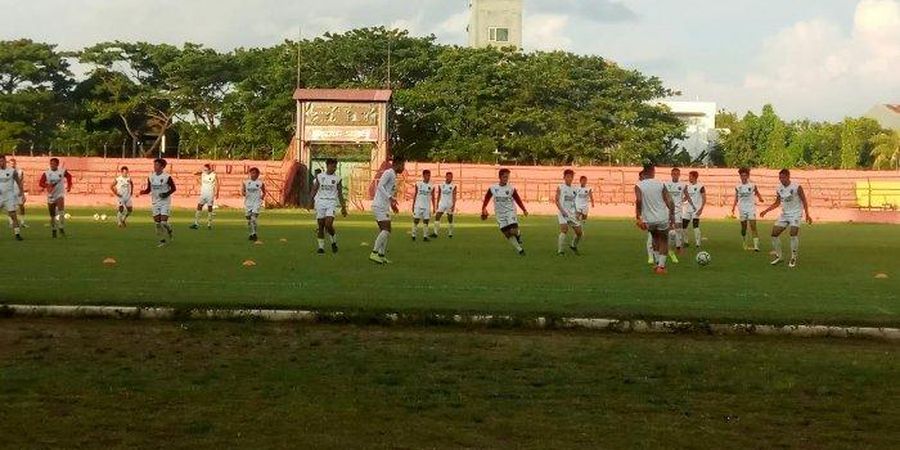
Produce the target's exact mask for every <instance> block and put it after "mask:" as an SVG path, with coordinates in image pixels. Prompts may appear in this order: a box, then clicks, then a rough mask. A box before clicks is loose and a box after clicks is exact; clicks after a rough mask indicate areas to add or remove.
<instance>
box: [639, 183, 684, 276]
mask: <svg viewBox="0 0 900 450" xmlns="http://www.w3.org/2000/svg"><path fill="white" fill-rule="evenodd" d="M643 174H644V179H642V180H641V181H639V182H638V183H637V185H635V187H634V197H635V202H634V209H635V218H636V219H637V222H638V226H639V227H640V228H641V229H644V230H647V231H649V232H650V233H651V234H652V235H653V256H654V258H655V260H656V269H655V271H656V273H657V274H659V275H663V274H665V273H666V256H667V254H668V252H669V228H670V227H672V226H674V225H675V204H674V203H672V197H670V196H669V191H667V190H666V187H665V185H663V183H661V182H660V181H659V180H656V179H655V178H654V177H655V176H656V168H655V167H653V166H645V167H644V171H643Z"/></svg>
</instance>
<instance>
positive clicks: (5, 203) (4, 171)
mask: <svg viewBox="0 0 900 450" xmlns="http://www.w3.org/2000/svg"><path fill="white" fill-rule="evenodd" d="M15 185H18V186H19V192H21V191H22V187H23V186H22V179H21V178H19V174H18V172H16V169H13V168H12V167H7V166H6V155H0V209H2V210H3V211H6V214H7V215H8V216H9V220H10V221H12V225H13V234H14V235H15V237H16V240H17V241H21V240H22V230H21V229H20V227H19V216H18V215H17V214H16V210H17V209H18V208H19V201H18V198H17V197H16V188H15V187H14V186H15Z"/></svg>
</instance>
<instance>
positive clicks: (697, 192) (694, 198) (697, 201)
mask: <svg viewBox="0 0 900 450" xmlns="http://www.w3.org/2000/svg"><path fill="white" fill-rule="evenodd" d="M703 190H704V188H703V185H702V184H700V183H697V184H691V183H688V185H687V189H686V190H685V193H687V195H688V197H689V198H690V199H691V203H693V204H694V207H693V208H691V205H690V204H688V205H687V208H688V210H689V211H692V212H697V211H699V210H700V208H702V207H703V192H702V191H703ZM677 204H678V203H676V205H677Z"/></svg>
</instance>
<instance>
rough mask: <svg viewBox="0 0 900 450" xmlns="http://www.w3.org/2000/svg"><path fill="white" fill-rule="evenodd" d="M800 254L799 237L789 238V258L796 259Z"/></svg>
mask: <svg viewBox="0 0 900 450" xmlns="http://www.w3.org/2000/svg"><path fill="white" fill-rule="evenodd" d="M799 252H800V236H791V256H792V257H794V258H796V257H797V253H799Z"/></svg>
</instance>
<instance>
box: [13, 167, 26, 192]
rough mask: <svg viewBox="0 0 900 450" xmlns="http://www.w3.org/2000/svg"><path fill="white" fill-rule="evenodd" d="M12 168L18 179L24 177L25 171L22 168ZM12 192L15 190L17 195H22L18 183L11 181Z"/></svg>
mask: <svg viewBox="0 0 900 450" xmlns="http://www.w3.org/2000/svg"><path fill="white" fill-rule="evenodd" d="M13 170H14V171H15V172H16V175H18V176H19V179H20V180H24V179H25V171H24V170H22V169H13ZM13 192H15V193H16V195H18V196H21V195H22V191H20V190H19V183H13Z"/></svg>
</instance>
